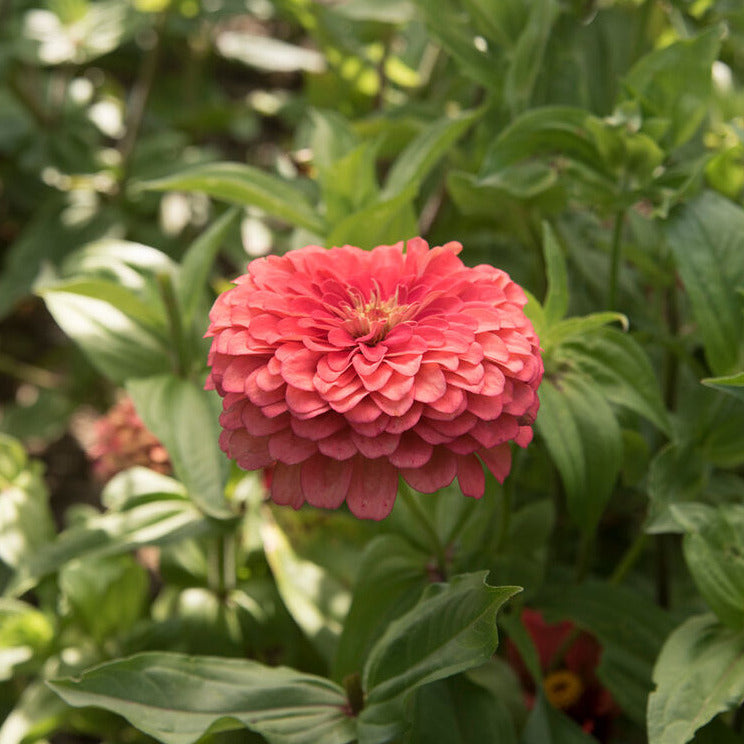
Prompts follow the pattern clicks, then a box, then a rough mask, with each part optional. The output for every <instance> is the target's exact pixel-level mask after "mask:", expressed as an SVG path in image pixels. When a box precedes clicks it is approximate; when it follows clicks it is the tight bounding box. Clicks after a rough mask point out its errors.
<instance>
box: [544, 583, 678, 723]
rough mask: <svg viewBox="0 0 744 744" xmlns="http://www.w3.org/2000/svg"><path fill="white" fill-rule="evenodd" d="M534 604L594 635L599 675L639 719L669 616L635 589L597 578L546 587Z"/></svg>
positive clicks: (669, 624) (552, 617)
mask: <svg viewBox="0 0 744 744" xmlns="http://www.w3.org/2000/svg"><path fill="white" fill-rule="evenodd" d="M538 606H539V608H540V610H541V611H542V612H543V614H544V615H545V618H546V620H548V621H550V622H553V621H555V620H565V619H569V620H571V621H573V622H574V623H575V624H576V625H577V626H578V627H580V628H581V629H583V630H586V631H588V632H589V633H591V634H592V635H593V636H594V637H595V638H596V639H597V640H598V641H599V643H600V645H601V646H602V657H601V661H600V664H599V667H598V668H597V674H598V676H599V679H600V680H601V681H602V683H603V684H604V685H605V686H606V688H607V689H608V690H609V691H610V693H612V696H613V698H614V699H615V700H616V701H617V703H618V704H619V705H620V706H621V707H622V709H623V711H625V712H626V713H627V714H628V715H629V716H630V717H631V718H633V720H635V721H636V722H637V723H639V724H640V725H643V723H644V722H645V717H646V703H647V698H648V694H649V693H650V692H651V676H652V671H653V665H654V661H655V660H656V657H657V656H658V654H659V651H660V649H661V646H662V644H663V643H664V640H665V639H666V637H667V636H668V635H669V633H670V632H671V630H672V629H673V627H674V622H673V620H672V618H671V617H670V616H669V615H668V614H667V613H666V612H664V611H663V610H661V609H660V608H659V607H657V606H656V605H655V604H654V603H653V602H652V601H651V600H650V599H646V598H645V597H644V596H643V595H642V594H639V592H638V591H634V590H630V589H626V588H625V587H622V586H617V585H613V584H609V583H606V582H600V581H585V582H583V583H582V584H575V585H573V586H564V587H562V588H561V590H560V591H551V590H548V592H546V594H545V595H544V596H541V597H540V598H539V600H538Z"/></svg>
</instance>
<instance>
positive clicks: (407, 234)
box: [326, 188, 419, 249]
mask: <svg viewBox="0 0 744 744" xmlns="http://www.w3.org/2000/svg"><path fill="white" fill-rule="evenodd" d="M415 196H416V193H415V189H413V188H409V189H407V190H406V191H404V192H403V193H401V194H399V195H397V196H395V197H393V198H392V199H387V200H385V201H377V202H374V203H373V204H371V205H370V206H368V207H364V208H363V209H361V210H360V211H358V212H355V213H354V214H352V215H349V216H348V217H347V218H346V219H343V220H341V222H339V223H338V224H337V225H335V226H334V227H333V229H332V230H331V232H330V233H329V234H328V237H327V239H326V242H327V243H328V245H345V244H347V243H348V244H350V245H356V246H358V247H359V248H366V249H370V248H374V247H375V246H377V245H389V244H393V243H397V242H398V241H399V240H407V239H408V238H413V237H415V236H416V235H418V232H419V229H418V224H417V222H416V214H415V212H414V209H413V200H414V198H415Z"/></svg>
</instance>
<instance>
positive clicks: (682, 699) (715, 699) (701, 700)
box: [648, 615, 744, 744]
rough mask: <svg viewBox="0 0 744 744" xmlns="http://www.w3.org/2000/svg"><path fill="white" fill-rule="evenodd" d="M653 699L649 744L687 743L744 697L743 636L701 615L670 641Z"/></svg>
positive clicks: (656, 670) (658, 670)
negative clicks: (704, 725) (698, 731)
mask: <svg viewBox="0 0 744 744" xmlns="http://www.w3.org/2000/svg"><path fill="white" fill-rule="evenodd" d="M654 682H655V683H656V691H655V692H653V693H652V694H651V696H650V697H649V701H648V740H649V744H685V743H686V742H688V741H690V740H691V739H692V738H693V736H694V735H695V732H696V731H697V730H698V729H699V728H700V727H701V726H703V724H705V723H707V722H708V721H710V720H711V719H712V718H713V717H714V716H716V715H718V713H722V712H723V711H726V710H731V709H732V708H735V707H737V706H738V705H740V704H741V701H742V700H743V699H744V633H742V632H741V631H734V630H731V629H730V628H727V627H725V626H724V625H721V624H720V623H719V622H718V620H717V619H716V617H715V616H714V615H697V616H695V617H691V618H690V619H689V620H687V621H685V622H684V623H682V625H680V626H679V627H678V628H677V629H676V630H675V631H674V632H673V633H672V634H671V635H670V636H669V638H668V640H667V642H666V643H665V644H664V648H663V649H662V651H661V654H660V656H659V659H658V661H657V662H656V666H655V668H654Z"/></svg>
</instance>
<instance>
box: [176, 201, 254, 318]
mask: <svg viewBox="0 0 744 744" xmlns="http://www.w3.org/2000/svg"><path fill="white" fill-rule="evenodd" d="M239 217H240V210H239V209H229V210H228V211H227V212H225V214H223V215H222V216H221V217H220V218H219V219H217V220H215V221H214V222H213V223H212V224H211V225H210V226H209V228H207V229H206V230H205V231H204V232H203V233H202V234H201V235H200V236H199V237H198V238H197V239H196V240H195V241H194V242H193V243H192V244H191V245H190V246H189V247H188V248H187V249H186V252H185V253H184V255H183V260H182V261H181V270H180V272H179V274H178V281H177V284H176V287H177V290H178V298H179V300H180V305H181V312H182V313H183V324H184V326H185V327H187V328H188V327H189V326H190V325H191V323H192V321H193V320H194V317H195V315H196V311H197V309H198V307H199V303H200V302H202V301H203V300H204V298H205V296H206V285H207V280H208V279H209V274H210V272H211V271H212V266H213V265H214V261H215V258H216V257H217V251H219V249H220V247H221V246H222V243H223V242H224V240H225V238H226V237H227V235H228V234H229V232H230V230H231V229H232V227H233V226H234V225H235V224H236V223H237V221H238V218H239Z"/></svg>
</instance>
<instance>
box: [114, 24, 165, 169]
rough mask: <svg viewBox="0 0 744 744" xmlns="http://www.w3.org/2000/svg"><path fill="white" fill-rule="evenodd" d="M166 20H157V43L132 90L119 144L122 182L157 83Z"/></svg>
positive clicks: (149, 50) (144, 58) (143, 60)
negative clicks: (156, 75) (123, 131)
mask: <svg viewBox="0 0 744 744" xmlns="http://www.w3.org/2000/svg"><path fill="white" fill-rule="evenodd" d="M166 18H167V12H163V13H161V14H160V16H159V17H158V19H157V22H156V24H155V29H154V32H155V41H154V43H153V45H152V46H151V47H150V49H148V50H147V51H146V52H145V54H144V57H143V59H142V65H141V67H140V71H139V76H138V77H137V81H136V82H135V84H134V86H133V88H132V93H131V97H130V100H129V108H128V110H127V117H126V122H125V126H126V129H125V134H124V137H123V138H122V139H121V142H120V143H119V153H120V154H121V169H122V182H123V181H125V180H126V178H127V174H128V171H129V165H130V159H131V157H132V153H133V152H134V146H135V144H136V142H137V138H138V137H139V133H140V129H141V128H142V121H143V119H144V118H145V109H146V107H147V101H148V99H149V98H150V93H151V92H152V86H153V83H154V82H155V73H156V72H157V68H158V62H159V60H160V48H161V46H162V39H163V31H164V29H165V21H166Z"/></svg>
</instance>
